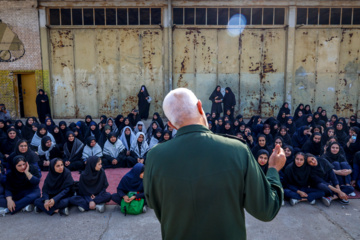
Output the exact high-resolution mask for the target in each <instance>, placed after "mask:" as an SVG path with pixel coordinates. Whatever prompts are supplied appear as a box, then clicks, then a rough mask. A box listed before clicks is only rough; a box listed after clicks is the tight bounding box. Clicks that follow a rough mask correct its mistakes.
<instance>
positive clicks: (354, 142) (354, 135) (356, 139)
mask: <svg viewBox="0 0 360 240" xmlns="http://www.w3.org/2000/svg"><path fill="white" fill-rule="evenodd" d="M349 133H350V136H349V140H348V142H347V143H346V145H345V147H344V149H345V152H346V159H347V160H348V161H349V163H350V164H352V163H353V159H354V156H355V154H356V153H357V152H358V151H360V128H358V127H351V128H350V130H349Z"/></svg>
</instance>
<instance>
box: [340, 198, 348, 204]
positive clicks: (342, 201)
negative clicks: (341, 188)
mask: <svg viewBox="0 0 360 240" xmlns="http://www.w3.org/2000/svg"><path fill="white" fill-rule="evenodd" d="M339 202H340V203H341V204H344V205H348V204H349V203H350V202H349V201H348V200H345V199H339Z"/></svg>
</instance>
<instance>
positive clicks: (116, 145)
mask: <svg viewBox="0 0 360 240" xmlns="http://www.w3.org/2000/svg"><path fill="white" fill-rule="evenodd" d="M112 137H115V138H116V134H115V133H114V132H112V133H110V134H109V136H108V140H107V141H106V142H105V145H104V150H103V167H104V168H119V167H127V164H126V163H124V157H125V155H126V148H125V146H124V144H122V142H121V141H120V140H119V139H117V138H116V140H115V142H111V141H110V139H111V138H112ZM114 159H116V160H117V164H116V165H113V164H112V161H113V160H114Z"/></svg>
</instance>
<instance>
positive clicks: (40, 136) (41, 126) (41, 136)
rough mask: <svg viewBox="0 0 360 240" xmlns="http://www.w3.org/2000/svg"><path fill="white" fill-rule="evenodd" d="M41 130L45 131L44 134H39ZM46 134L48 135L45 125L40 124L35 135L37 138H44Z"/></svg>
mask: <svg viewBox="0 0 360 240" xmlns="http://www.w3.org/2000/svg"><path fill="white" fill-rule="evenodd" d="M41 129H45V130H46V132H45V133H44V134H41V133H40V130H41ZM47 133H48V130H47V128H46V126H45V124H40V126H39V127H38V129H37V131H36V134H37V135H38V136H39V138H43V137H44V136H46V135H47Z"/></svg>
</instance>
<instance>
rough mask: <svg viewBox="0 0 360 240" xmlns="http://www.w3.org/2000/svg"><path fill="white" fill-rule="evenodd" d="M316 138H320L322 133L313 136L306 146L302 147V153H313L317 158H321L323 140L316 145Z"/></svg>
mask: <svg viewBox="0 0 360 240" xmlns="http://www.w3.org/2000/svg"><path fill="white" fill-rule="evenodd" d="M315 136H320V137H321V134H320V133H314V134H313V135H311V137H310V138H309V139H308V140H307V141H306V142H305V144H304V145H303V147H302V151H303V152H304V153H311V154H313V155H315V156H320V153H321V150H322V149H321V140H320V142H318V143H316V142H315V141H314V138H315Z"/></svg>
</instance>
